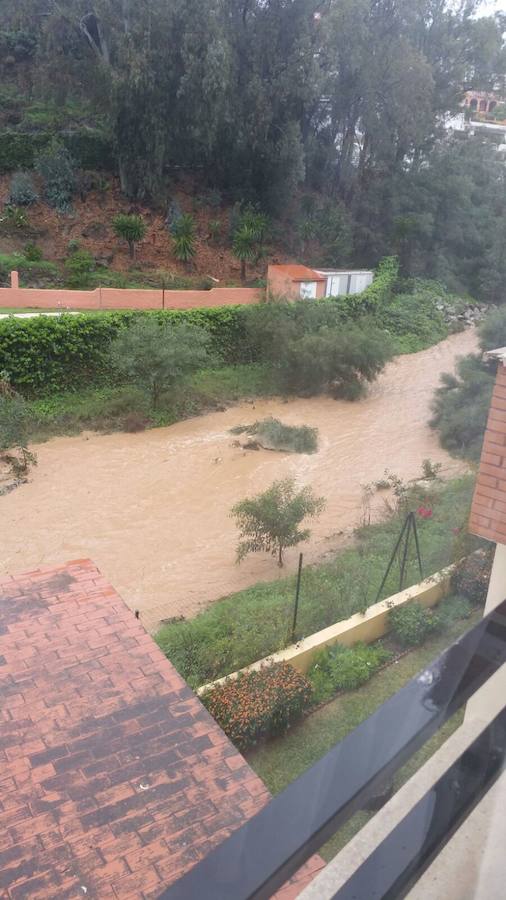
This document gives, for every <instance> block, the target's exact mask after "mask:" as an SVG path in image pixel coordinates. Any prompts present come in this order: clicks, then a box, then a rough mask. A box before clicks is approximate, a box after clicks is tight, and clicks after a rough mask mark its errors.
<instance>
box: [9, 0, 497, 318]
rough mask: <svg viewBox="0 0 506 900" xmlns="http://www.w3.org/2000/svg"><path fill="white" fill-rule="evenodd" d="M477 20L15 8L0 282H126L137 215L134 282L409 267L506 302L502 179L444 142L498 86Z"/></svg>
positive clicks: (469, 148)
mask: <svg viewBox="0 0 506 900" xmlns="http://www.w3.org/2000/svg"><path fill="white" fill-rule="evenodd" d="M479 5H480V4H479V3H478V0H461V2H458V3H450V2H445V0H441V2H435V0H395V2H391V0H207V2H206V3H202V2H197V0H173V2H171V3H167V2H166V0H135V2H134V0H122V2H121V3H120V2H119V0H87V2H84V0H58V2H56V0H3V2H2V5H1V9H0V75H1V87H0V125H1V132H0V175H1V176H2V182H1V192H2V196H3V199H4V202H5V204H6V205H5V208H4V211H3V213H2V216H1V222H0V232H1V234H0V249H1V252H2V257H1V258H0V269H1V270H2V272H1V274H2V277H5V270H6V269H7V268H8V265H9V262H10V260H9V258H8V257H9V254H10V255H12V253H13V252H14V251H17V252H18V253H21V255H22V257H23V259H22V260H21V265H20V266H19V268H21V269H23V264H25V272H26V277H27V278H28V277H33V273H34V271H35V272H36V273H38V275H37V276H36V277H39V278H41V277H44V275H45V276H46V277H47V279H49V280H51V279H52V280H53V281H54V280H55V279H57V278H64V277H66V278H67V281H68V280H69V278H70V281H71V282H72V284H73V286H77V285H78V284H81V283H82V281H83V280H84V281H85V282H86V280H88V281H91V280H93V273H94V270H95V266H96V260H95V257H96V256H98V257H99V259H98V264H99V265H100V266H102V268H104V269H107V268H108V267H110V268H111V269H113V270H118V269H123V270H124V269H128V267H129V266H131V265H133V264H134V261H132V260H131V259H130V255H131V253H132V252H135V246H134V245H130V244H128V239H125V238H121V237H120V236H119V235H118V232H117V229H116V232H115V226H114V225H113V219H114V218H116V217H118V216H119V215H123V216H124V215H133V216H138V215H140V216H142V218H143V228H141V232H142V235H143V247H142V252H141V253H139V257H138V261H137V265H138V266H141V267H142V266H144V265H146V267H147V268H150V269H157V268H158V269H160V268H169V269H171V271H175V272H176V273H180V275H181V276H184V275H191V274H193V275H195V274H199V275H203V274H211V275H213V276H214V277H221V278H224V279H225V280H226V279H227V278H228V279H231V278H232V279H233V278H235V279H239V278H240V276H241V270H242V275H243V276H244V275H245V274H246V271H245V270H246V269H247V272H248V277H252V278H255V277H258V275H260V274H261V273H262V270H263V269H264V268H265V264H264V263H262V260H265V259H266V258H267V259H269V258H292V257H293V258H297V259H299V260H300V261H302V262H307V263H309V264H313V265H316V264H320V265H324V264H327V265H342V266H343V265H360V266H368V267H369V266H374V265H375V264H376V263H377V262H378V260H379V259H380V258H381V257H382V256H385V255H387V254H392V253H397V254H398V255H399V257H400V260H401V264H402V271H403V273H404V274H411V275H417V276H424V275H427V274H430V276H431V277H436V278H439V279H441V280H442V281H444V282H446V283H447V284H448V286H449V287H450V288H451V289H452V290H459V291H469V292H471V293H474V294H475V295H477V296H480V297H481V298H483V299H485V300H493V301H498V300H501V299H502V295H503V288H502V285H503V282H504V276H505V274H506V271H505V266H506V263H505V260H504V254H503V253H502V251H501V247H502V245H503V243H504V227H505V225H504V221H505V218H504V213H505V205H506V192H505V170H504V165H503V164H502V163H501V162H500V161H499V155H498V154H497V151H496V148H495V146H494V145H493V144H489V143H483V141H482V140H481V139H478V138H476V139H472V138H468V139H465V140H463V139H462V138H457V137H452V136H451V133H449V132H448V131H447V130H446V129H445V128H444V122H445V118H446V117H447V116H448V115H450V114H451V113H454V112H455V111H456V110H457V109H458V108H459V103H460V102H461V100H462V96H463V92H464V91H465V90H467V89H470V88H476V89H483V90H490V89H493V88H497V87H498V86H499V87H500V86H501V79H502V80H504V79H503V76H502V73H504V71H505V48H504V42H503V39H502V34H503V33H504V29H505V20H506V17H504V16H501V15H496V16H495V18H491V17H489V18H487V17H485V18H477V17H476V12H477V10H478V8H479ZM24 173H26V174H24ZM90 204H91V207H90ZM90 210H91V212H90ZM257 214H261V215H262V216H263V217H264V218H265V219H266V220H267V223H268V230H267V231H268V233H267V232H266V233H263V235H262V240H259V239H258V234H257V232H255V234H256V235H257V237H256V238H255V236H254V234H253V231H252V229H251V227H250V225H248V217H249V222H250V224H251V217H252V216H253V218H254V216H255V215H257ZM244 216H246V221H245V220H244V218H243V220H242V221H241V217H244ZM83 217H84V218H86V225H87V227H88V230H89V231H90V234H89V236H88V237H87V236H86V235H84V236H83V235H82V234H81V233H80V232H79V228H78V227H77V226H76V219H77V220H78V222H79V223H81V221H82V219H83ZM44 223H45V232H44V228H43V225H44ZM82 230H83V229H82V228H81V232H82ZM41 231H42V232H43V234H42V236H40V232H41ZM144 232H146V233H145V234H144ZM137 233H138V234H139V232H137ZM139 239H140V238H139ZM114 242H116V243H115V244H114ZM104 243H105V245H106V254H105V256H106V258H105V260H104V258H103V256H104V254H103V253H102V254H100V253H99V247H100V246H101V245H103V244H104ZM34 244H35V245H36V246H35V251H34V250H33V245H34ZM39 244H40V246H42V250H43V254H42V255H43V257H44V258H43V259H42V260H41V259H40V252H39V253H38V250H39ZM53 244H54V245H55V248H56V249H54V250H53V252H51V246H52V245H53ZM69 244H70V246H69ZM76 244H79V246H76ZM27 245H28V253H26V246H27ZM111 246H114V247H115V248H118V250H117V252H116V250H115V251H114V255H115V259H114V265H112V266H111V264H110V259H109V260H108V259H107V256H108V255H109V257H110V254H111ZM120 247H121V249H119V248H120ZM129 247H130V250H129ZM153 248H154V250H153ZM30 254H31V256H32V257H34V256H35V257H37V255H38V257H39V258H38V259H37V258H32V259H30ZM76 254H80V255H78V256H77V259H72V257H74V256H75V255H76ZM90 255H91V257H92V259H90V258H89V256H90ZM100 256H102V258H100ZM67 258H68V259H69V260H70V261H69V262H68V266H67V268H66V269H65V265H66V263H65V260H66V259H67ZM55 260H56V261H57V262H58V263H59V266H60V268H59V269H57V270H54V269H53V270H51V268H50V267H51V265H54V262H55ZM37 264H38V265H37ZM41 264H42V265H41ZM44 264H45V266H46V270H45V272H44ZM213 266H214V268H213ZM48 267H49V268H48ZM62 267H63V268H62ZM69 269H70V275H69V271H68V270H69ZM65 272H66V276H65V275H64V273H65ZM102 274H103V273H101V277H102ZM106 274H107V275H109V276H110V277H111V278H112V276H111V275H110V272H107V273H106ZM102 281H103V283H104V279H103V278H102Z"/></svg>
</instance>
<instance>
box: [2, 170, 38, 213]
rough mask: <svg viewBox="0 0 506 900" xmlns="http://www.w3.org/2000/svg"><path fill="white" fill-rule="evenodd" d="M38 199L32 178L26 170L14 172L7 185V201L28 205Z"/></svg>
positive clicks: (15, 204)
mask: <svg viewBox="0 0 506 900" xmlns="http://www.w3.org/2000/svg"><path fill="white" fill-rule="evenodd" d="M36 200H38V195H37V191H36V190H35V185H34V183H33V179H32V177H31V175H30V174H29V173H28V172H15V174H14V175H13V176H12V178H11V181H10V185H9V203H12V204H13V205H14V206H30V204H32V203H35V202H36Z"/></svg>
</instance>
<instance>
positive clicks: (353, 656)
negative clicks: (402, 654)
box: [308, 642, 393, 703]
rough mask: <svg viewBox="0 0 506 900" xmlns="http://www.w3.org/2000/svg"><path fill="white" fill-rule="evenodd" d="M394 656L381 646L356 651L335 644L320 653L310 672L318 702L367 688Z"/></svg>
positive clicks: (360, 648) (358, 646)
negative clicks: (364, 685) (341, 692)
mask: <svg viewBox="0 0 506 900" xmlns="http://www.w3.org/2000/svg"><path fill="white" fill-rule="evenodd" d="M392 655H393V654H392V652H391V651H390V650H387V649H386V648H385V647H383V645H382V644H381V643H380V642H377V643H376V644H355V646H354V647H343V645H342V644H334V646H332V647H327V648H326V649H325V650H320V652H319V653H318V654H317V655H316V657H315V659H314V662H313V664H312V665H311V668H310V669H309V672H308V678H309V681H310V682H311V685H312V687H313V698H314V700H315V702H318V703H321V702H323V701H325V700H329V699H330V698H331V697H333V696H334V694H336V693H337V692H338V691H351V690H354V689H355V688H358V687H360V685H361V684H365V682H366V681H369V679H370V678H372V676H373V675H374V674H375V673H376V672H377V671H378V669H380V668H381V666H383V665H384V664H385V663H387V662H388V661H389V660H390V659H391V658H392Z"/></svg>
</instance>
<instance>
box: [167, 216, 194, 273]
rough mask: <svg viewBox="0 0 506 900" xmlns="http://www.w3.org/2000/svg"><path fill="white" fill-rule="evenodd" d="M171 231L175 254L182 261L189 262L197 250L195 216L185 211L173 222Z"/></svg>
mask: <svg viewBox="0 0 506 900" xmlns="http://www.w3.org/2000/svg"><path fill="white" fill-rule="evenodd" d="M170 231H171V234H172V240H173V243H174V256H175V257H176V259H179V260H180V261H181V262H184V263H186V264H189V263H190V262H191V261H192V259H193V257H194V256H195V254H196V252H197V248H196V245H195V220H194V218H193V216H191V215H190V213H183V214H182V215H180V216H179V217H178V218H177V219H175V220H174V221H173V222H172V225H171V229H170Z"/></svg>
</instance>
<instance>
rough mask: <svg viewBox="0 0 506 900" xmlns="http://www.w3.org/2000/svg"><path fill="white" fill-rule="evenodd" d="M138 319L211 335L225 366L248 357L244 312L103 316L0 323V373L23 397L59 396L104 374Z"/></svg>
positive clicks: (216, 310)
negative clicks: (113, 345) (120, 335)
mask: <svg viewBox="0 0 506 900" xmlns="http://www.w3.org/2000/svg"><path fill="white" fill-rule="evenodd" d="M139 316H155V317H156V318H158V319H160V320H167V319H168V320H170V321H173V322H181V321H184V322H188V323H191V324H195V325H199V326H201V327H203V328H205V329H206V330H207V331H209V332H210V334H211V337H212V350H213V352H214V354H215V355H216V356H218V357H219V358H220V359H221V360H222V361H223V362H224V363H227V364H230V363H237V362H241V361H243V360H244V359H246V358H247V357H248V356H251V353H249V352H248V349H247V345H246V335H245V328H244V318H243V316H244V307H217V308H213V309H192V310H165V311H162V310H160V311H154V312H104V313H89V314H88V313H86V314H81V315H77V316H76V315H62V316H60V317H58V318H52V317H51V318H50V317H48V316H39V317H37V318H33V319H15V318H8V319H2V320H0V372H1V371H5V372H8V374H9V378H10V380H11V382H12V384H13V385H14V387H16V388H17V389H19V390H21V391H22V392H23V393H25V394H27V395H32V394H35V393H38V394H40V393H48V392H52V391H64V390H69V389H72V388H76V387H79V386H80V385H82V384H84V383H86V382H89V381H90V380H93V381H95V382H97V381H99V380H100V377H101V376H104V375H105V374H106V373H107V371H108V350H109V345H110V342H111V340H112V338H113V337H115V335H116V334H117V332H118V330H119V329H120V328H122V327H126V326H128V325H129V324H130V323H131V322H132V321H134V320H135V318H138V317H139Z"/></svg>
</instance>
